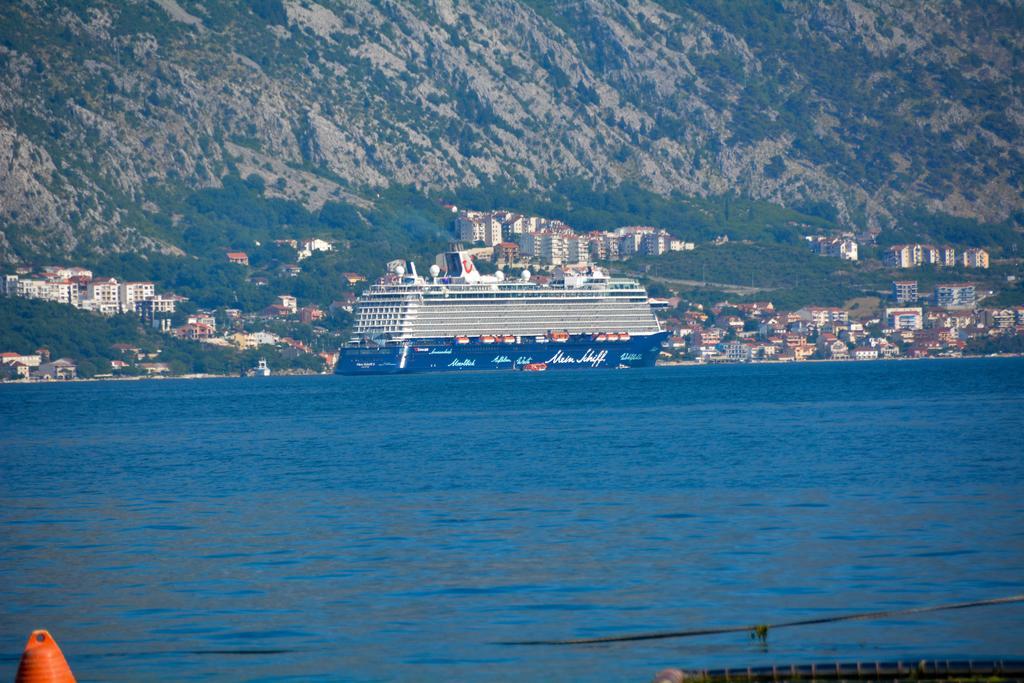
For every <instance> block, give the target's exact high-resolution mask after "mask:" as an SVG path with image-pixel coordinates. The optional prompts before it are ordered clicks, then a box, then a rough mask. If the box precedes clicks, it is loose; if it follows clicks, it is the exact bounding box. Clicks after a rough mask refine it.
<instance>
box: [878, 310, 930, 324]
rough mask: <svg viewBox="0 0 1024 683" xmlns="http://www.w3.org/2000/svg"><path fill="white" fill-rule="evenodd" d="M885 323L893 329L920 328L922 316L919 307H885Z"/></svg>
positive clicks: (922, 320)
mask: <svg viewBox="0 0 1024 683" xmlns="http://www.w3.org/2000/svg"><path fill="white" fill-rule="evenodd" d="M885 324H886V327H888V328H890V329H893V330H920V329H922V328H923V327H924V316H923V315H922V311H921V308H920V307H915V308H887V309H885Z"/></svg>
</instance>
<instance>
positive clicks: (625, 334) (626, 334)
mask: <svg viewBox="0 0 1024 683" xmlns="http://www.w3.org/2000/svg"><path fill="white" fill-rule="evenodd" d="M630 338H631V337H630V336H629V332H623V333H621V334H620V335H619V341H629V340H630Z"/></svg>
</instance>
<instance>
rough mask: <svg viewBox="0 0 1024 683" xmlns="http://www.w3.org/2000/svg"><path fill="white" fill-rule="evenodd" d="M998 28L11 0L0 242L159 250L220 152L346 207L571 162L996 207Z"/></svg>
mask: <svg viewBox="0 0 1024 683" xmlns="http://www.w3.org/2000/svg"><path fill="white" fill-rule="evenodd" d="M1022 47H1024V9H1021V6H1020V4H1019V3H1017V2H1014V1H1013V0H985V1H978V2H971V1H969V0H959V1H957V0H950V1H946V2H937V1H935V2H928V1H912V2H893V1H892V0H763V2H754V1H751V2H735V1H733V0H573V1H572V2H561V1H555V0H551V1H548V0H483V1H481V2H468V1H459V0H420V1H418V2H400V1H396V0H320V1H319V2H313V1H312V0H284V2H282V1H281V0H248V1H247V2H236V1H235V0H202V1H200V0H118V1H117V2H114V1H112V0H63V1H61V0H11V1H10V2H5V3H3V4H2V6H0V73H2V78H0V261H6V262H13V261H17V260H19V259H28V258H32V257H37V258H38V257H40V256H41V255H47V256H54V257H56V256H57V255H61V254H65V255H67V254H73V253H88V252H97V251H99V252H111V251H123V250H149V249H156V250H161V251H164V252H175V251H176V250H178V249H179V247H180V246H181V245H182V242H181V241H180V239H179V234H178V233H179V232H180V228H179V226H180V225H181V221H182V218H187V216H183V214H182V212H183V211H187V210H195V209H194V208H193V209H182V207H183V206H188V205H186V204H183V203H182V201H181V199H182V197H187V196H188V194H189V193H191V192H195V191H197V190H199V189H201V188H209V187H219V186H220V185H221V183H222V178H223V177H224V176H225V175H226V174H231V175H236V176H238V177H241V178H249V177H251V176H252V175H254V174H255V175H259V176H261V177H262V178H263V184H264V190H263V191H264V192H265V194H266V195H267V196H268V197H282V198H286V199H289V200H294V201H296V202H301V203H302V204H303V205H305V207H306V208H307V209H309V210H310V211H314V212H315V211H318V210H319V209H320V207H322V206H324V204H325V203H327V202H332V203H341V204H347V205H349V206H351V207H353V208H354V209H355V211H354V215H358V214H359V212H360V211H361V210H365V209H366V208H367V207H369V206H371V205H372V202H373V201H374V199H375V197H376V194H377V193H378V192H380V191H381V190H382V189H384V188H387V187H389V186H395V185H402V186H411V187H413V188H416V189H417V190H418V191H420V192H422V193H444V194H446V195H447V196H452V197H458V196H459V192H460V190H462V189H465V188H473V187H502V188H514V189H516V190H518V191H522V192H531V193H536V194H538V195H552V193H553V192H555V191H554V190H553V189H552V188H553V187H555V186H556V184H557V182H558V181H560V180H565V179H572V180H573V181H578V182H582V183H584V184H586V185H587V186H590V187H593V188H596V189H598V190H608V191H613V190H614V188H616V187H619V186H621V185H622V184H624V183H629V184H632V185H636V186H639V187H641V188H646V189H648V190H651V191H653V192H655V193H658V194H660V195H663V196H665V197H670V198H674V199H680V198H686V197H707V196H714V195H722V194H725V193H735V194H736V195H739V196H744V197H747V198H751V199H755V200H763V201H767V202H772V203H776V204H781V205H783V206H787V207H792V208H796V209H798V210H800V211H802V212H804V213H807V214H815V215H819V216H825V217H827V218H828V219H829V220H834V221H836V222H837V223H838V224H840V225H844V226H847V227H850V228H854V229H857V230H861V231H864V230H868V231H879V230H885V229H888V228H891V227H893V226H898V225H899V223H900V221H901V219H902V216H904V215H905V213H906V212H907V211H910V210H913V211H916V212H918V213H917V215H920V212H921V211H928V212H933V213H936V214H941V215H950V216H958V217H963V218H968V219H973V220H976V221H979V222H985V223H1007V224H1009V225H1015V226H1018V227H1019V226H1020V225H1021V224H1022V223H1024V195H1022V191H1024V159H1022V153H1024V137H1022V135H1021V129H1022V126H1024V103H1022V99H1021V87H1022V85H1024V82H1022V81H1024V71H1022V68H1021V57H1022V54H1024V51H1022ZM555 194H557V193H556V192H555ZM552 198H553V199H556V200H557V196H552Z"/></svg>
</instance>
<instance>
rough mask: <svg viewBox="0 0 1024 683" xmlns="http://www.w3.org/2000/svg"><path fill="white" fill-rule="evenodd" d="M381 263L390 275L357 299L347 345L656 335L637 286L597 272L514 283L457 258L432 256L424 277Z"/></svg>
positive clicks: (397, 264) (657, 326)
mask: <svg viewBox="0 0 1024 683" xmlns="http://www.w3.org/2000/svg"><path fill="white" fill-rule="evenodd" d="M441 264H443V265H444V274H443V275H442V268H441ZM388 265H389V269H388V270H389V274H388V275H387V276H385V277H384V278H383V279H382V280H381V281H380V282H378V283H377V284H375V285H373V286H371V287H370V288H369V289H368V290H367V291H366V292H364V293H363V295H362V296H361V297H360V298H359V301H358V304H357V306H358V308H357V312H356V320H355V338H356V339H355V340H354V341H371V340H372V341H375V342H376V343H378V344H379V343H387V342H402V341H408V340H429V339H452V338H458V337H482V336H485V335H496V336H502V335H508V336H514V337H519V338H521V337H535V336H540V335H548V334H551V333H553V332H557V333H567V334H570V335H581V334H602V333H613V334H626V335H637V336H643V335H650V334H657V333H659V332H661V325H660V324H659V322H658V319H657V318H656V317H655V316H654V313H653V312H652V310H651V306H650V304H649V301H648V298H647V292H646V291H645V290H644V288H643V287H642V286H641V285H640V284H639V283H638V282H637V281H635V280H631V279H622V278H612V277H609V276H608V275H607V274H606V273H604V272H603V271H602V270H601V269H599V268H597V267H591V268H589V269H588V270H586V271H584V272H579V273H571V272H563V271H558V272H556V275H555V277H554V278H553V279H552V281H551V282H550V283H548V284H541V283H538V282H536V281H533V280H532V279H531V275H530V273H529V272H528V271H523V273H522V275H521V277H520V278H519V279H517V280H506V279H505V278H504V276H503V274H502V273H500V272H499V273H497V274H495V275H480V274H479V273H478V272H477V270H476V268H475V266H474V265H473V262H472V260H471V259H470V258H469V257H467V256H466V255H465V254H463V253H460V252H451V253H448V254H444V255H442V256H441V257H439V258H438V264H435V265H434V266H432V267H431V269H430V277H429V278H426V277H422V276H419V275H417V274H416V268H415V265H414V264H409V265H408V266H406V264H405V263H404V262H402V261H396V262H392V263H390V264H388Z"/></svg>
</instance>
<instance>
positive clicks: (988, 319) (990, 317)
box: [982, 308, 1016, 330]
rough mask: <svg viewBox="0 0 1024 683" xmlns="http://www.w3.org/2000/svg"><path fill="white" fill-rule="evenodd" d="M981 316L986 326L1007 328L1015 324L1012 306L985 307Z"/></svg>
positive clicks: (998, 328) (1000, 328) (999, 328)
mask: <svg viewBox="0 0 1024 683" xmlns="http://www.w3.org/2000/svg"><path fill="white" fill-rule="evenodd" d="M982 318H983V320H984V323H985V326H986V327H991V328H994V329H997V330H1009V329H1011V328H1012V327H1013V326H1014V325H1015V324H1016V316H1015V315H1014V310H1013V309H1012V308H986V309H985V310H984V311H983V315H982Z"/></svg>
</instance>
